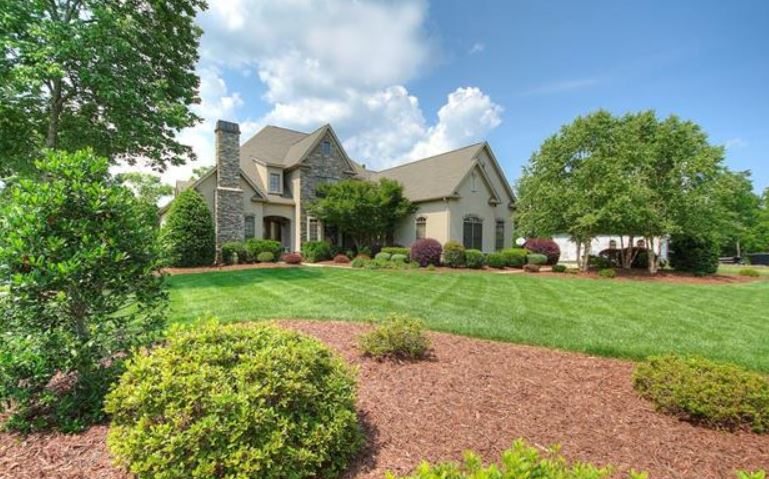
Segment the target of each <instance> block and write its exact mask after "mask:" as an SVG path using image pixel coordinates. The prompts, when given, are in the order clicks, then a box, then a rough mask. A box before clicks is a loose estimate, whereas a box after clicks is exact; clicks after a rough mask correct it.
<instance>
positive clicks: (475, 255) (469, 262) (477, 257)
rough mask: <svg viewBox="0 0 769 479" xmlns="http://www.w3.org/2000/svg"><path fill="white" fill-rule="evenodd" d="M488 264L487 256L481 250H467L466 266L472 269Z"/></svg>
mask: <svg viewBox="0 0 769 479" xmlns="http://www.w3.org/2000/svg"><path fill="white" fill-rule="evenodd" d="M484 264H486V257H485V256H484V255H483V253H482V252H481V251H480V250H477V249H469V250H467V251H465V266H467V267H468V268H472V269H481V268H483V265H484Z"/></svg>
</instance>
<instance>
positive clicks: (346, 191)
mask: <svg viewBox="0 0 769 479" xmlns="http://www.w3.org/2000/svg"><path fill="white" fill-rule="evenodd" d="M308 211H309V212H310V214H311V215H313V216H315V217H316V218H318V219H319V220H320V221H322V222H324V223H326V224H329V225H335V226H336V227H337V228H339V231H340V232H342V233H344V234H347V235H349V236H350V237H351V238H352V239H353V241H354V242H355V245H356V246H358V247H361V246H370V245H372V244H375V243H379V244H384V243H385V242H386V241H387V237H388V235H390V234H392V232H393V231H394V230H395V226H396V224H397V223H398V222H399V221H400V220H402V219H403V218H405V217H406V216H407V215H409V214H411V213H413V212H414V211H416V206H414V205H413V204H412V203H411V201H409V200H408V199H407V198H406V197H405V196H403V186H402V185H401V184H400V183H398V182H397V181H395V180H390V179H387V178H382V179H381V180H379V181H378V182H373V181H363V180H353V179H350V180H342V181H339V182H336V183H325V184H323V185H321V186H320V188H319V189H318V199H317V200H316V201H314V202H313V203H312V204H311V205H310V207H309V209H308Z"/></svg>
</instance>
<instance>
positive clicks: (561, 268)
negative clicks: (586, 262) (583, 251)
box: [553, 264, 566, 273]
mask: <svg viewBox="0 0 769 479" xmlns="http://www.w3.org/2000/svg"><path fill="white" fill-rule="evenodd" d="M565 272H566V265H565V264H554V265H553V273H565Z"/></svg>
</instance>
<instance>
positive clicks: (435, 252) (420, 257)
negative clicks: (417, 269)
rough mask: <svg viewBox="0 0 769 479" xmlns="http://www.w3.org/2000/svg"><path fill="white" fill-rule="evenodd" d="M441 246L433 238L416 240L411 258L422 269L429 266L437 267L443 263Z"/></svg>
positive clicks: (412, 246)
mask: <svg viewBox="0 0 769 479" xmlns="http://www.w3.org/2000/svg"><path fill="white" fill-rule="evenodd" d="M442 250H443V248H441V244H440V243H439V242H438V241H437V240H434V239H432V238H425V239H420V240H416V241H415V242H414V244H412V245H411V252H410V254H409V256H410V257H411V261H415V262H416V263H418V264H419V266H421V267H423V268H424V267H425V266H427V265H433V266H435V265H437V264H440V262H441V252H442Z"/></svg>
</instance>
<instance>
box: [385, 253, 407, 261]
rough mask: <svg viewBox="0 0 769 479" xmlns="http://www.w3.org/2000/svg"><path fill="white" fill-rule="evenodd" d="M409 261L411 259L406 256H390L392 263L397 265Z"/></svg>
mask: <svg viewBox="0 0 769 479" xmlns="http://www.w3.org/2000/svg"><path fill="white" fill-rule="evenodd" d="M408 260H409V257H408V256H407V255H405V254H398V253H395V254H393V255H392V256H390V261H393V262H395V263H407V262H408Z"/></svg>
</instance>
